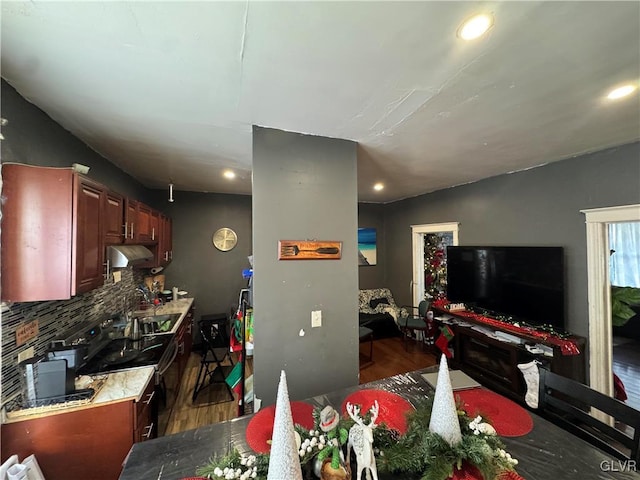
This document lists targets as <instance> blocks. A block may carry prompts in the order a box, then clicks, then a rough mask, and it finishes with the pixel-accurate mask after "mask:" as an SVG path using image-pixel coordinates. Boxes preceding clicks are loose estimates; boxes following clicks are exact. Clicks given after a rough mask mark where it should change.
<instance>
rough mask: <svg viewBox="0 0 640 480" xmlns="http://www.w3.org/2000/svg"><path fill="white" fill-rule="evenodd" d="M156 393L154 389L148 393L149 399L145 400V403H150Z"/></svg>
mask: <svg viewBox="0 0 640 480" xmlns="http://www.w3.org/2000/svg"><path fill="white" fill-rule="evenodd" d="M155 394H156V391H155V390H154V391H153V392H151V393H147V397H149V398H147V400H146V401H145V402H144V404H145V405H149V404H150V403H151V400H152V399H153V396H154V395H155Z"/></svg>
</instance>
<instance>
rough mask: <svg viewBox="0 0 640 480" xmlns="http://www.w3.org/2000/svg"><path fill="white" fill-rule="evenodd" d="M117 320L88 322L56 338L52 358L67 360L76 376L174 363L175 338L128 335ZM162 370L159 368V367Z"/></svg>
mask: <svg viewBox="0 0 640 480" xmlns="http://www.w3.org/2000/svg"><path fill="white" fill-rule="evenodd" d="M125 326H126V325H125V324H123V323H122V322H121V321H120V319H119V318H118V317H111V318H106V319H103V320H102V321H99V322H94V323H85V324H82V325H80V326H79V327H78V328H76V329H74V331H72V332H70V333H67V334H65V336H64V337H60V338H57V339H56V340H55V341H54V342H52V344H51V348H50V349H49V351H48V352H47V355H49V358H56V359H58V358H64V359H66V360H67V361H68V364H69V368H70V369H73V370H74V373H75V375H92V374H96V373H106V372H113V371H117V370H122V369H126V368H132V367H141V366H148V365H157V364H163V363H165V362H167V361H172V360H173V358H172V355H173V349H172V348H171V347H172V345H171V344H172V341H173V335H143V336H141V337H140V338H136V339H133V338H131V337H129V336H125V330H126V329H125ZM158 368H159V367H158Z"/></svg>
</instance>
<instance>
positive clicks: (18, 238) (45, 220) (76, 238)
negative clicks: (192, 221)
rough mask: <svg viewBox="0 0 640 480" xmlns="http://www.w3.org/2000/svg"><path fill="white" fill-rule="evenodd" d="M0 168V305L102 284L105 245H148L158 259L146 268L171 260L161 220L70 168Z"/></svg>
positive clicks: (66, 296)
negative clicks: (0, 169) (0, 172)
mask: <svg viewBox="0 0 640 480" xmlns="http://www.w3.org/2000/svg"><path fill="white" fill-rule="evenodd" d="M1 168H2V181H3V187H2V195H3V197H4V198H5V201H4V204H3V205H2V225H1V228H2V235H1V236H0V238H1V242H2V243H1V255H2V258H1V282H2V286H1V287H2V288H1V295H0V296H1V297H2V300H3V301H10V302H30V301H44V300H64V299H69V298H71V297H72V296H74V295H76V294H79V293H84V292H87V291H89V290H92V289H94V288H97V287H99V286H101V285H103V283H104V273H105V268H104V265H105V255H106V247H107V246H108V245H114V244H122V243H129V244H134V243H136V244H145V245H147V246H148V248H150V249H151V250H152V251H155V253H156V255H155V259H154V261H152V262H149V263H148V264H145V265H144V267H154V266H165V265H167V264H168V263H169V262H170V261H171V258H172V252H171V219H170V218H169V217H167V216H166V215H164V214H162V213H160V212H158V211H156V210H153V209H152V208H151V207H149V206H147V205H145V204H143V203H141V202H138V201H135V200H131V199H127V198H125V197H123V196H122V195H120V194H118V193H114V192H111V191H109V189H107V188H106V187H105V186H104V185H101V184H99V183H97V182H95V181H93V180H91V179H89V178H87V177H84V176H82V175H80V174H78V173H76V172H74V171H73V170H72V169H71V168H53V167H39V166H32V165H20V164H11V163H6V164H2V166H1ZM167 225H168V227H167Z"/></svg>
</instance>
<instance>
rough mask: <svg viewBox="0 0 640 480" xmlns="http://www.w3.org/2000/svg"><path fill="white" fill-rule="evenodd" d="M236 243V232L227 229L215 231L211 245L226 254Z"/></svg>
mask: <svg viewBox="0 0 640 480" xmlns="http://www.w3.org/2000/svg"><path fill="white" fill-rule="evenodd" d="M237 243H238V235H236V232H234V231H233V230H231V229H230V228H227V227H222V228H220V229H218V230H216V233H214V234H213V245H214V246H215V247H216V248H217V249H218V250H220V251H221V252H228V251H229V250H232V249H233V247H235V246H236V244H237Z"/></svg>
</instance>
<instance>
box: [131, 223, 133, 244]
mask: <svg viewBox="0 0 640 480" xmlns="http://www.w3.org/2000/svg"><path fill="white" fill-rule="evenodd" d="M131 240H133V222H131Z"/></svg>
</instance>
